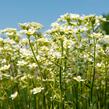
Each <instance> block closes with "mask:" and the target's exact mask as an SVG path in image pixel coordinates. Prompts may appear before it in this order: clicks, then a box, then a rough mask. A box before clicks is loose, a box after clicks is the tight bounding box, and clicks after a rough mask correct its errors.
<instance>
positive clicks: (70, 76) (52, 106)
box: [0, 13, 109, 109]
mask: <svg viewBox="0 0 109 109" xmlns="http://www.w3.org/2000/svg"><path fill="white" fill-rule="evenodd" d="M104 22H106V19H105V18H103V17H102V16H96V15H89V16H80V15H77V14H68V13H67V14H65V15H63V16H61V17H60V18H58V19H57V21H56V22H55V23H53V24H52V25H51V29H50V30H47V31H46V32H45V33H42V32H41V28H42V25H41V24H39V23H35V22H28V23H22V24H20V28H21V29H20V30H16V29H14V28H6V29H4V30H1V31H0V33H1V37H3V38H0V109H108V108H109V36H108V35H106V34H105V32H104V31H103V30H102V26H101V25H102V24H103V23H104Z"/></svg>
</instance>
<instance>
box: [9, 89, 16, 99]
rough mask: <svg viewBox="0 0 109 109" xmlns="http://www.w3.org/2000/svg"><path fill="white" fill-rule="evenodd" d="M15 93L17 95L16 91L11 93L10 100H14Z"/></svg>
mask: <svg viewBox="0 0 109 109" xmlns="http://www.w3.org/2000/svg"><path fill="white" fill-rule="evenodd" d="M17 95H18V92H17V91H16V92H14V93H13V94H11V96H10V98H11V99H12V100H14V99H15V98H16V97H17Z"/></svg>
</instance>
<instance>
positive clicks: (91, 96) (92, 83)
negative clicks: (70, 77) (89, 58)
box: [90, 37, 96, 103]
mask: <svg viewBox="0 0 109 109" xmlns="http://www.w3.org/2000/svg"><path fill="white" fill-rule="evenodd" d="M93 39H94V55H93V56H94V57H93V59H94V63H93V77H92V82H91V95H90V101H91V103H92V99H93V88H94V82H95V73H96V71H95V64H96V63H95V56H96V39H95V38H94V37H93Z"/></svg>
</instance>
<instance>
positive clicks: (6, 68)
mask: <svg viewBox="0 0 109 109" xmlns="http://www.w3.org/2000/svg"><path fill="white" fill-rule="evenodd" d="M9 68H10V64H9V65H4V66H3V67H1V68H0V71H5V70H8V69H9Z"/></svg>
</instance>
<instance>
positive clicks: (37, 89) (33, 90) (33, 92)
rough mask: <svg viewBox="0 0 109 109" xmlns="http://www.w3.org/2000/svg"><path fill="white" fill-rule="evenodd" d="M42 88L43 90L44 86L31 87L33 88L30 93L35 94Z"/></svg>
mask: <svg viewBox="0 0 109 109" xmlns="http://www.w3.org/2000/svg"><path fill="white" fill-rule="evenodd" d="M42 90H44V88H42V87H36V88H33V89H32V90H31V93H32V94H33V95H35V94H37V93H40V92H41V91H42Z"/></svg>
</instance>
